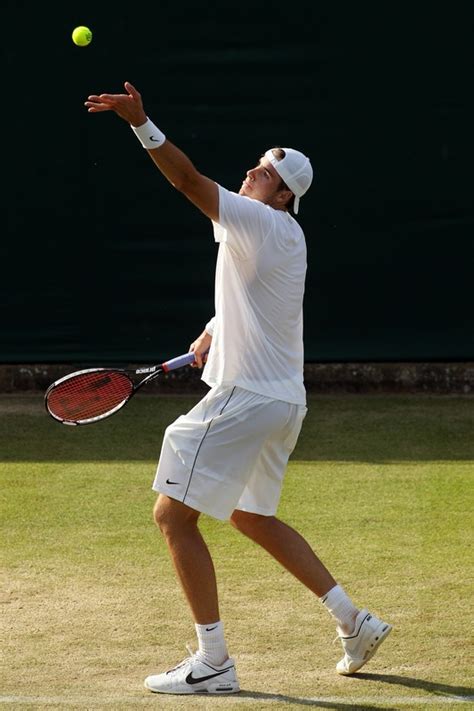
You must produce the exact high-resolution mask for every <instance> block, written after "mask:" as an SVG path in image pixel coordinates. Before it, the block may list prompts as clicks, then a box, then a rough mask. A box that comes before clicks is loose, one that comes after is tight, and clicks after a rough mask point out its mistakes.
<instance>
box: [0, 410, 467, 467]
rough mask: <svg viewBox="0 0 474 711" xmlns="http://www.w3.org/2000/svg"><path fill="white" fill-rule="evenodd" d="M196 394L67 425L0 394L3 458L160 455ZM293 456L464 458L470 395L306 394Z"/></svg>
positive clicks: (296, 458) (94, 458)
mask: <svg viewBox="0 0 474 711" xmlns="http://www.w3.org/2000/svg"><path fill="white" fill-rule="evenodd" d="M198 399H199V398H197V397H191V396H189V397H184V396H181V397H153V396H151V397H148V396H144V397H141V398H140V397H137V398H134V401H133V402H130V403H129V404H128V405H127V406H126V408H124V410H121V411H120V412H118V413H117V414H116V415H114V416H113V417H110V418H108V419H106V420H103V421H101V422H97V423H96V424H92V425H86V426H83V427H64V426H63V425H61V424H59V423H58V422H55V421H54V420H53V419H52V418H51V417H49V416H48V415H47V414H46V411H45V409H44V404H43V398H42V396H31V397H13V396H12V397H3V398H0V442H1V443H2V445H1V449H2V460H3V461H4V462H8V461H10V462H14V461H34V462H43V461H47V462H49V461H64V462H68V461H100V460H107V461H118V460H120V461H130V460H132V461H133V460H152V461H156V460H157V459H158V456H159V453H160V449H161V441H162V437H163V434H164V431H165V429H166V427H167V426H168V425H169V424H170V423H171V422H173V421H174V420H175V419H176V418H177V417H179V415H181V414H184V413H185V412H188V410H189V409H190V408H191V407H192V406H193V405H195V404H196V402H197V400H198ZM308 405H309V410H308V414H307V416H306V419H305V421H304V423H303V429H302V431H301V434H300V437H299V440H298V443H297V446H296V449H295V451H294V452H293V454H292V457H291V459H292V460H293V461H346V462H387V461H403V460H408V461H443V460H448V461H463V460H464V461H469V460H472V459H474V438H473V437H472V432H473V431H474V398H462V397H459V398H457V397H452V398H451V397H449V398H443V397H437V398H436V397H433V398H430V397H417V396H406V397H404V396H396V397H364V396H351V397H338V398H337V397H334V398H330V397H311V398H309V402H308Z"/></svg>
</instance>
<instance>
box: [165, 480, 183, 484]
mask: <svg viewBox="0 0 474 711" xmlns="http://www.w3.org/2000/svg"><path fill="white" fill-rule="evenodd" d="M166 483H167V484H179V483H180V482H179V481H170V480H169V479H167V480H166Z"/></svg>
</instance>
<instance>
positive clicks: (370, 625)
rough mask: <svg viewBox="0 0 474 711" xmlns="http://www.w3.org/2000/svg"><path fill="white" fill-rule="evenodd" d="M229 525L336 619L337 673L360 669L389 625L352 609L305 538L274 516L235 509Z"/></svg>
mask: <svg viewBox="0 0 474 711" xmlns="http://www.w3.org/2000/svg"><path fill="white" fill-rule="evenodd" d="M231 523H232V524H233V525H234V526H235V527H236V528H237V529H238V530H239V531H241V533H244V534H245V535H246V536H248V537H249V538H251V539H252V540H253V541H255V543H258V544H259V545H260V546H262V548H264V549H265V550H266V551H268V553H270V554H271V555H272V556H273V557H274V558H275V559H276V560H277V561H278V562H279V563H281V565H283V566H284V567H285V568H286V569H287V570H288V571H289V572H290V573H292V574H293V575H294V576H295V577H296V578H298V580H300V581H301V582H302V583H303V584H304V585H306V587H308V588H309V589H310V590H311V591H312V592H314V593H315V594H316V595H317V596H318V597H319V598H320V599H321V602H322V603H323V605H324V606H325V607H326V609H327V610H328V611H329V612H330V614H331V615H332V617H333V618H334V619H335V620H336V622H337V629H338V634H339V638H340V640H341V642H342V646H343V650H344V657H343V658H342V659H341V660H340V661H339V662H338V663H337V665H336V670H337V672H338V673H339V674H344V675H349V674H354V673H355V672H356V671H358V670H359V669H360V668H361V667H363V666H364V665H365V664H366V663H367V662H368V661H369V659H371V658H372V657H373V655H374V654H375V652H376V651H377V649H378V648H379V646H380V644H381V643H382V642H383V641H384V639H386V637H387V635H388V634H389V633H390V631H391V629H392V627H391V625H389V624H387V623H386V622H383V621H382V620H380V619H379V618H378V617H376V616H375V615H372V614H371V613H370V612H369V611H368V610H367V609H365V608H364V609H363V610H359V609H358V608H357V607H355V605H354V604H353V602H352V600H351V599H350V598H349V597H348V595H347V594H346V593H345V591H344V590H343V589H342V588H341V586H340V585H338V584H337V583H336V581H335V580H334V578H333V577H332V575H331V573H330V572H329V571H328V570H327V568H326V567H325V566H324V565H323V563H322V562H321V561H320V560H319V558H318V557H317V555H316V554H315V553H314V551H313V550H312V548H311V547H310V546H309V544H308V543H307V542H306V541H305V539H304V538H303V537H302V536H301V535H300V534H299V533H298V532H297V531H295V530H294V529H293V528H290V526H287V525H286V524H285V523H283V522H282V521H280V520H279V519H277V518H275V516H261V515H259V514H252V513H248V512H245V511H238V510H236V511H234V513H233V514H232V517H231Z"/></svg>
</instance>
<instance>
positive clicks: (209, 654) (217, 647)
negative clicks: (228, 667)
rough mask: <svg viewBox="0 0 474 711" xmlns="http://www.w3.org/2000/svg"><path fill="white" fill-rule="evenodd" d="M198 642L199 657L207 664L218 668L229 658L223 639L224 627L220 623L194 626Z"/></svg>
mask: <svg viewBox="0 0 474 711" xmlns="http://www.w3.org/2000/svg"><path fill="white" fill-rule="evenodd" d="M194 626H195V627H196V634H197V638H198V641H199V652H200V656H201V657H202V658H203V659H204V661H205V662H208V664H213V665H215V666H220V665H221V664H223V663H224V662H225V661H226V659H228V658H229V653H228V652H227V645H226V643H225V639H224V625H223V624H222V622H220V621H218V622H212V623H211V624H208V625H198V624H196V625H194Z"/></svg>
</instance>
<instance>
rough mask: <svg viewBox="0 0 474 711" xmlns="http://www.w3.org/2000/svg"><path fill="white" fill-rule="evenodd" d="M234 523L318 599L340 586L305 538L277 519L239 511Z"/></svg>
mask: <svg viewBox="0 0 474 711" xmlns="http://www.w3.org/2000/svg"><path fill="white" fill-rule="evenodd" d="M231 523H232V525H233V526H235V528H237V529H238V530H239V531H240V532H241V533H243V534H245V535H246V536H247V537H248V538H251V539H252V540H253V541H255V543H258V544H259V545H260V546H262V548H264V549H265V550H266V551H268V553H270V555H272V556H273V557H274V558H275V559H276V560H277V561H278V562H279V563H281V565H283V567H285V568H286V569H287V570H288V571H289V572H290V573H292V574H293V575H294V576H295V577H296V578H298V580H300V581H301V582H302V583H303V584H304V585H306V587H307V588H309V589H310V590H311V591H312V592H314V593H315V594H316V595H317V596H318V597H322V596H323V595H325V594H326V593H327V592H328V591H329V590H331V588H333V587H334V586H335V585H336V584H337V583H336V581H335V580H334V578H333V577H332V575H331V573H330V572H329V571H328V570H327V568H326V567H325V566H324V565H323V563H322V562H321V561H320V560H319V558H318V557H317V555H316V554H315V553H314V551H313V550H312V548H311V547H310V546H309V544H308V543H307V542H306V541H305V539H304V538H303V536H301V535H300V534H299V533H298V532H297V531H295V530H294V529H293V528H290V526H287V524H286V523H283V521H280V520H279V519H278V518H276V517H275V516H261V515H260V514H253V513H248V512H247V511H238V510H236V511H234V513H233V514H232V517H231Z"/></svg>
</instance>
